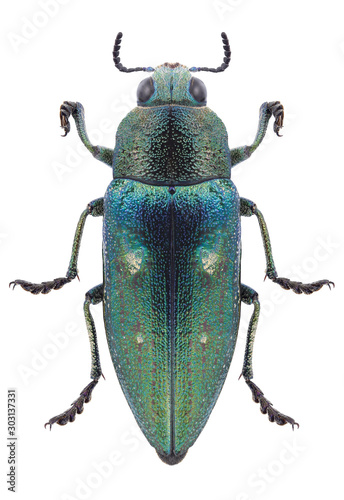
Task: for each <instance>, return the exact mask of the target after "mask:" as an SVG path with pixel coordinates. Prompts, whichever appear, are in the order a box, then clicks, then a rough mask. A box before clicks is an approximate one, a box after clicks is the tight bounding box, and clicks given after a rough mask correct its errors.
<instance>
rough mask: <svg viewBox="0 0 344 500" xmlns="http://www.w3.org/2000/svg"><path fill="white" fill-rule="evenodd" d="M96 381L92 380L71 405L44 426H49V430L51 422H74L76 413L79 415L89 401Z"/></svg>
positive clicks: (60, 423)
mask: <svg viewBox="0 0 344 500" xmlns="http://www.w3.org/2000/svg"><path fill="white" fill-rule="evenodd" d="M97 383H98V379H95V380H92V382H90V383H89V384H88V385H87V386H86V387H85V388H84V389H83V390H82V391H81V393H80V396H79V397H78V399H76V400H75V401H74V402H73V403H72V405H71V407H70V408H69V409H68V410H67V411H65V412H63V413H60V415H56V417H53V418H51V419H50V420H49V421H48V422H47V423H46V424H44V427H45V428H46V427H47V425H49V426H50V430H51V427H52V425H53V424H55V423H56V424H58V425H66V424H68V422H74V420H75V416H76V414H78V415H80V413H82V412H83V411H84V404H85V403H88V402H89V401H91V398H92V391H93V389H94V388H95V386H96V385H97Z"/></svg>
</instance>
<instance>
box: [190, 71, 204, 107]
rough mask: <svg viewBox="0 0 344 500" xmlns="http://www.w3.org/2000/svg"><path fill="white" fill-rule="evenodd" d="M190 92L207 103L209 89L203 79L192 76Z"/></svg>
mask: <svg viewBox="0 0 344 500" xmlns="http://www.w3.org/2000/svg"><path fill="white" fill-rule="evenodd" d="M189 92H190V94H191V95H192V97H193V98H194V99H196V101H197V102H199V103H200V104H203V105H205V104H207V89H206V86H205V85H204V83H203V82H202V80H200V79H199V78H195V77H192V78H191V80H190V86H189Z"/></svg>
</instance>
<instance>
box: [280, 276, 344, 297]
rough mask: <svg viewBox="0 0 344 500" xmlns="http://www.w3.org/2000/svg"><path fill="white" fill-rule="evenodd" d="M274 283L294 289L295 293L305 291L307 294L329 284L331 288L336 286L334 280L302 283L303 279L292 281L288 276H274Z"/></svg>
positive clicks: (286, 288)
mask: <svg viewBox="0 0 344 500" xmlns="http://www.w3.org/2000/svg"><path fill="white" fill-rule="evenodd" d="M272 281H273V282H274V283H277V284H278V285H280V286H281V287H282V288H284V290H293V292H294V293H297V294H301V293H305V294H306V295H310V294H311V293H313V292H317V291H318V290H320V288H322V287H323V286H324V285H327V286H328V287H329V288H330V290H331V286H333V287H334V286H335V285H334V283H333V282H332V281H329V280H319V281H314V282H313V283H301V281H291V280H290V279H288V278H279V277H277V276H276V277H275V278H272Z"/></svg>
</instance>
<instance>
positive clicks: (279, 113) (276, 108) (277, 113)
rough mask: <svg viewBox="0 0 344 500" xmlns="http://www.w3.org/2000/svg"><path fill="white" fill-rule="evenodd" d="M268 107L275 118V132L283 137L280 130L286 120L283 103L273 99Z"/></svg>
mask: <svg viewBox="0 0 344 500" xmlns="http://www.w3.org/2000/svg"><path fill="white" fill-rule="evenodd" d="M268 109H269V110H270V112H271V114H272V115H273V116H274V118H275V122H274V132H275V134H276V135H278V137H282V135H281V134H280V133H279V131H280V129H281V128H282V127H283V120H284V108H283V104H281V103H280V102H279V101H271V102H269V103H268Z"/></svg>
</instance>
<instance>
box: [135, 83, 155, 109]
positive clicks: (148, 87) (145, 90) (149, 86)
mask: <svg viewBox="0 0 344 500" xmlns="http://www.w3.org/2000/svg"><path fill="white" fill-rule="evenodd" d="M153 94H154V83H153V78H152V77H149V78H145V79H144V80H142V82H141V83H140V84H139V86H138V87H137V104H142V103H145V102H147V101H148V99H149V98H150V97H152V95H153Z"/></svg>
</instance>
